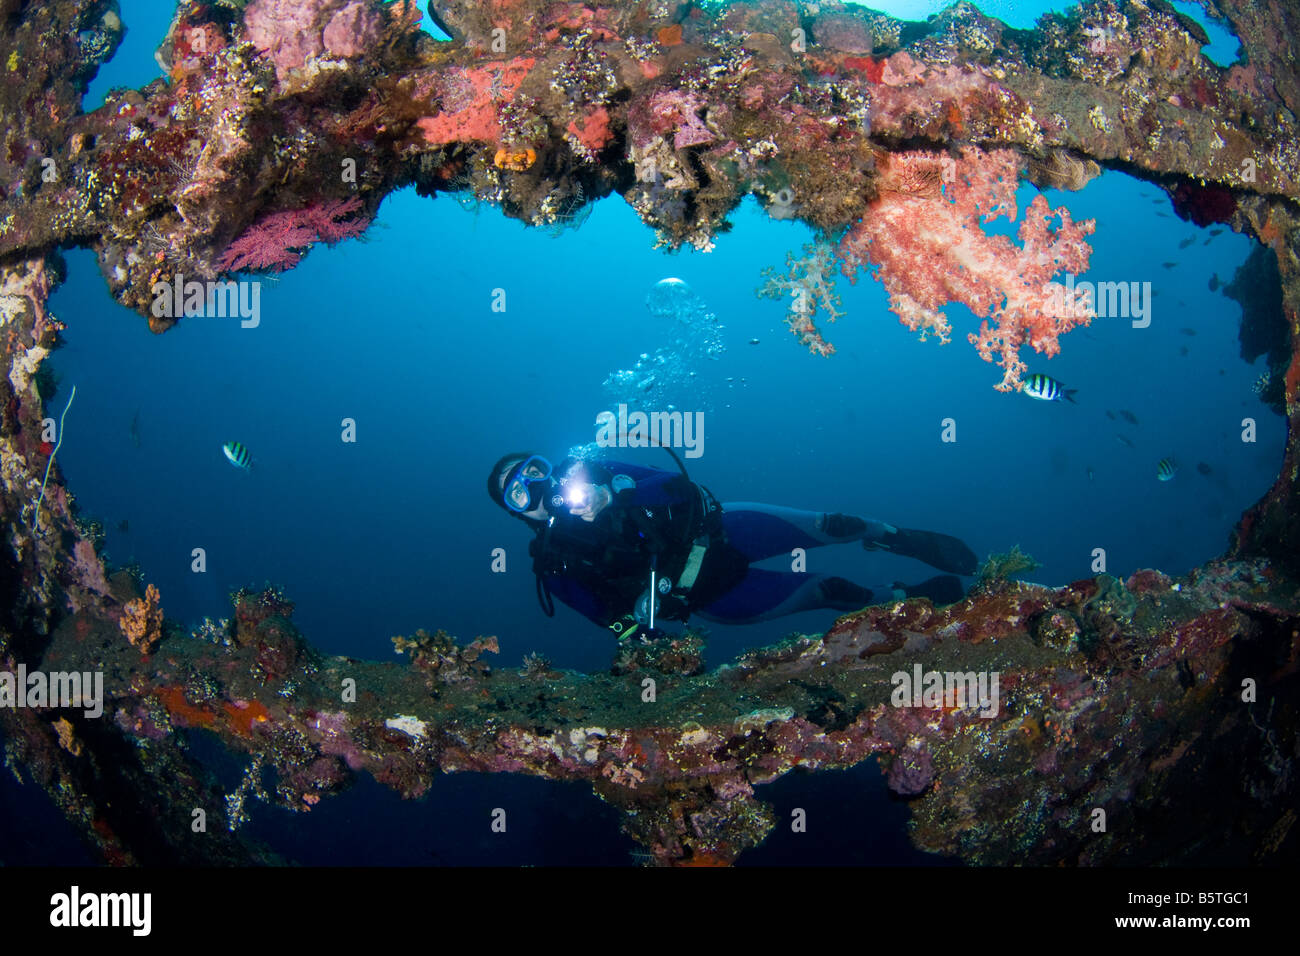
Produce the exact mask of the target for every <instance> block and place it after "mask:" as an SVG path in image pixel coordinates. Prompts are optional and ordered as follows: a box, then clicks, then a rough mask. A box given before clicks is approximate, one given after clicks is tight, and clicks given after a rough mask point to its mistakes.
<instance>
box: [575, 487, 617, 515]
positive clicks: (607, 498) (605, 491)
mask: <svg viewBox="0 0 1300 956" xmlns="http://www.w3.org/2000/svg"><path fill="white" fill-rule="evenodd" d="M613 500H614V496H613V494H611V493H610V490H609V488H608V487H606V486H605V485H596V486H595V487H594V488H592V489H591V494H590V495H588V496H587V501H586V503H585V504H584V505H583V506H582V507H581V508H571V509H569V513H570V514H572V515H573V516H574V517H576V518H581V519H582V520H583V521H595V520H596V518H598V517H599V516H600V513H601V512H602V511H604V510H605V509H606V508H608V507H609V503H610V502H611V501H613Z"/></svg>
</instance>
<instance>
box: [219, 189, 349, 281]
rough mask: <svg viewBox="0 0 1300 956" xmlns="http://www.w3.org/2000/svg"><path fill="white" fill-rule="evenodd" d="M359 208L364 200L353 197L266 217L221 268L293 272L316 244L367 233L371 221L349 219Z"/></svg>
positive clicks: (234, 244) (231, 251)
mask: <svg viewBox="0 0 1300 956" xmlns="http://www.w3.org/2000/svg"><path fill="white" fill-rule="evenodd" d="M360 208H361V200H360V199H357V198H355V197H354V198H352V199H332V200H324V201H321V202H316V203H313V204H311V205H310V206H304V207H303V208H302V209H286V210H283V211H281V212H273V213H271V214H270V215H268V216H263V217H262V218H261V219H259V220H258V221H257V222H255V223H253V224H252V225H251V226H249V227H248V228H247V229H245V230H244V231H243V233H241V234H240V236H239V238H237V239H236V240H235V241H234V242H232V243H231V244H230V246H229V247H228V248H227V249H226V251H225V252H224V253H223V254H222V256H221V260H220V262H219V263H218V265H219V267H220V268H221V269H222V271H225V272H238V271H241V270H244V269H271V270H274V271H276V272H283V271H284V270H286V269H292V268H293V267H294V266H296V265H297V264H298V263H299V262H300V261H301V260H302V254H303V252H305V251H306V250H307V249H308V247H310V246H311V245H312V244H313V243H316V242H326V243H335V242H338V241H340V240H342V239H352V238H355V237H357V236H359V235H361V234H362V233H363V232H365V231H366V227H367V226H369V225H370V220H369V218H367V217H364V216H362V217H358V218H356V219H348V218H347V217H348V216H350V215H351V214H352V213H354V212H356V211H357V210H358V209H360Z"/></svg>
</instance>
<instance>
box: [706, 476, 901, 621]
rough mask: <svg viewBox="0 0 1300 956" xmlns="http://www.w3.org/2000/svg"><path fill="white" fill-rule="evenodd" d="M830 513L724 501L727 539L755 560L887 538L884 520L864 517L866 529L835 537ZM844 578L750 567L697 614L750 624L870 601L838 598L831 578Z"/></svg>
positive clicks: (855, 606) (843, 608)
mask: <svg viewBox="0 0 1300 956" xmlns="http://www.w3.org/2000/svg"><path fill="white" fill-rule="evenodd" d="M825 518H826V515H825V514H824V513H822V512H820V511H800V510H798V509H796V508H784V507H782V506H780V505H766V504H760V503H758V502H753V501H740V502H733V503H730V504H724V505H723V506H722V526H723V528H724V530H725V531H726V534H727V541H728V543H729V544H730V545H731V546H732V547H733V548H736V549H737V550H738V551H740V553H741V554H743V555H744V556H745V558H746V560H747V561H748V562H750V563H753V562H755V561H762V560H764V559H765V558H772V557H776V556H777V555H778V554H782V555H786V556H787V557H788V556H790V553H791V552H792V551H793V550H794V549H795V548H804V549H808V548H819V547H821V546H823V545H827V544H844V543H845V542H846V541H875V540H877V539H880V538H883V537H884V536H885V534H886V532H887V530H888V526H887V525H886V524H884V523H883V522H880V521H872V520H870V519H863V521H864V522H865V524H866V528H865V529H855V531H854V532H852V533H850V534H847V535H844V536H841V537H835V536H833V535H830V534H828V533H827V532H826V531H824V530H822V524H823V522H824V520H825ZM842 580H843V579H840V578H832V577H830V576H828V575H824V574H810V573H801V572H796V571H765V570H762V569H760V568H748V569H747V570H746V573H745V576H744V577H743V578H742V579H741V580H740V581H739V582H738V583H737V584H736V585H735V586H734V587H732V588H731V589H729V590H728V591H727V592H726V593H725V594H723V595H722V596H720V597H719V598H718V599H717V600H715V601H713V602H711V603H709V604H707V605H704V606H701V607H699V608H697V609H696V613H698V614H699V615H700V617H703V618H705V619H707V620H711V621H718V622H719V623H725V624H749V623H752V622H754V621H766V620H770V619H772V618H774V617H782V616H784V615H786V614H794V613H796V612H798V611H813V610H817V609H819V608H830V609H832V610H837V611H856V610H857V609H858V608H860V607H862V606H863V605H864V604H865V603H867V602H866V601H864V600H862V599H861V598H849V599H848V600H842V599H837V598H836V597H835V593H834V589H830V588H828V587H827V584H828V583H829V582H831V581H835V582H839V581H842ZM873 590H874V591H875V592H876V594H877V595H880V593H881V590H882V589H880V588H875V589H873ZM890 594H891V591H889V590H885V591H884V595H883V596H886V597H887V596H890ZM867 600H870V597H868V598H867Z"/></svg>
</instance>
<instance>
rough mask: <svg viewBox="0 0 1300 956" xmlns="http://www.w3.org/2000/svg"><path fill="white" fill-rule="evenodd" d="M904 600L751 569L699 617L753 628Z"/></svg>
mask: <svg viewBox="0 0 1300 956" xmlns="http://www.w3.org/2000/svg"><path fill="white" fill-rule="evenodd" d="M896 596H897V597H902V596H903V595H902V594H901V593H899V594H897V595H896V594H895V592H894V590H893V589H892V588H882V589H872V588H864V587H860V586H859V585H856V584H854V583H853V582H852V581H848V580H845V579H844V578H839V577H831V576H828V575H824V574H796V573H794V572H791V571H764V570H761V569H756V568H750V569H749V572H748V573H747V574H746V575H745V577H744V578H742V579H741V581H740V583H739V584H737V585H736V586H735V587H734V588H732V589H731V590H730V591H728V592H727V593H725V594H724V595H722V597H720V598H719V599H718V600H716V601H714V602H713V603H712V604H709V605H707V606H705V607H702V608H700V609H699V610H697V611H696V613H697V614H698V615H699V616H700V617H702V618H705V619H706V620H709V621H716V622H718V623H720V624H752V623H754V622H755V621H770V620H772V619H773V618H777V617H784V616H785V615H787V614H796V613H798V612H799V611H815V610H818V609H821V608H829V609H831V610H836V611H856V610H858V609H859V608H862V607H866V606H867V605H868V604H870V603H871V602H872V601H873V600H890V599H892V598H894V597H896Z"/></svg>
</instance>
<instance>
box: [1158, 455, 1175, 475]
mask: <svg viewBox="0 0 1300 956" xmlns="http://www.w3.org/2000/svg"><path fill="white" fill-rule="evenodd" d="M1176 474H1178V463H1177V462H1176V461H1174V460H1173V459H1172V458H1161V459H1160V464H1158V465H1156V477H1157V478H1158V479H1160V480H1161V481H1171V480H1173V477H1174V475H1176Z"/></svg>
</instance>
